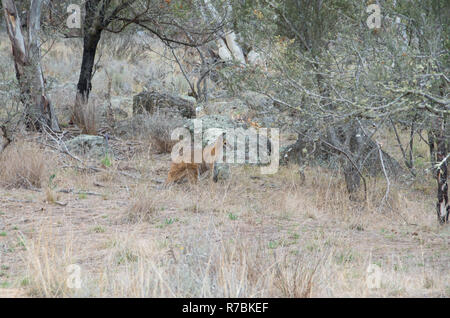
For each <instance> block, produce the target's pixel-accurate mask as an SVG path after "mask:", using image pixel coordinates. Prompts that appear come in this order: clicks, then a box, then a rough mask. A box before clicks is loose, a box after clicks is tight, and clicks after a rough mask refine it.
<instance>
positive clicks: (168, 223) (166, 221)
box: [164, 218, 178, 225]
mask: <svg viewBox="0 0 450 318" xmlns="http://www.w3.org/2000/svg"><path fill="white" fill-rule="evenodd" d="M164 222H165V224H166V225H171V224H174V223H175V222H178V219H172V218H168V219H166V220H165V221H164Z"/></svg>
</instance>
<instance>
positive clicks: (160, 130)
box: [141, 114, 183, 154]
mask: <svg viewBox="0 0 450 318" xmlns="http://www.w3.org/2000/svg"><path fill="white" fill-rule="evenodd" d="M179 127H183V121H182V120H181V119H177V118H168V117H166V116H163V115H160V114H153V115H150V116H148V117H146V118H145V120H144V123H143V126H142V127H141V138H142V139H144V140H146V139H147V140H149V141H150V143H151V145H152V149H153V150H154V151H155V152H157V153H159V154H164V153H170V152H171V151H172V147H173V146H174V145H175V143H176V141H173V140H172V138H171V135H172V132H173V131H174V130H175V129H176V128H179Z"/></svg>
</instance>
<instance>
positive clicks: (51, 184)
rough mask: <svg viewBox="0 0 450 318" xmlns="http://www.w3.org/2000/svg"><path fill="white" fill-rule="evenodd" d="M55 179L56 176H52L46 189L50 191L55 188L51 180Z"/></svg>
mask: <svg viewBox="0 0 450 318" xmlns="http://www.w3.org/2000/svg"><path fill="white" fill-rule="evenodd" d="M55 178H56V174H52V175H51V176H50V178H49V180H48V187H49V188H50V189H52V190H53V189H55V188H56V184H54V183H53V180H55Z"/></svg>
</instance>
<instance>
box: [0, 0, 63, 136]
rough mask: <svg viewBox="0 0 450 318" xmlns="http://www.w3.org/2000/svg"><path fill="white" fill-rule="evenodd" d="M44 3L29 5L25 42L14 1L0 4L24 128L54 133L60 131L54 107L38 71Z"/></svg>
mask: <svg viewBox="0 0 450 318" xmlns="http://www.w3.org/2000/svg"><path fill="white" fill-rule="evenodd" d="M43 3H44V0H32V1H31V4H30V10H29V14H28V23H27V27H28V39H27V41H25V39H24V36H23V33H22V30H21V21H20V17H19V14H18V11H17V7H16V5H15V3H14V1H13V0H2V4H3V9H4V13H5V19H6V27H7V31H8V35H9V38H10V40H11V44H12V51H13V57H14V64H15V68H16V77H17V80H18V82H19V86H20V90H21V95H22V103H23V104H24V106H25V113H26V124H27V127H28V128H29V129H36V130H41V129H42V128H43V127H48V128H51V129H52V130H53V131H60V128H59V124H58V120H57V118H56V115H55V112H54V109H53V106H52V104H51V103H50V100H49V99H48V98H47V96H46V94H45V80H44V76H43V73H42V68H41V51H40V41H39V31H40V19H41V11H42V5H43Z"/></svg>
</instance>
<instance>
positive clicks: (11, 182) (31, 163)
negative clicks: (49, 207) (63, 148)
mask: <svg viewBox="0 0 450 318" xmlns="http://www.w3.org/2000/svg"><path fill="white" fill-rule="evenodd" d="M47 159H48V158H45V156H44V153H43V152H42V149H40V148H39V147H37V146H36V145H35V144H31V143H28V142H24V141H18V142H16V143H14V144H12V145H10V146H9V147H7V148H6V150H5V151H4V152H2V154H1V155H0V184H1V185H2V186H3V187H6V188H25V189H34V188H41V186H42V185H43V182H44V180H45V176H46V162H47Z"/></svg>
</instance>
